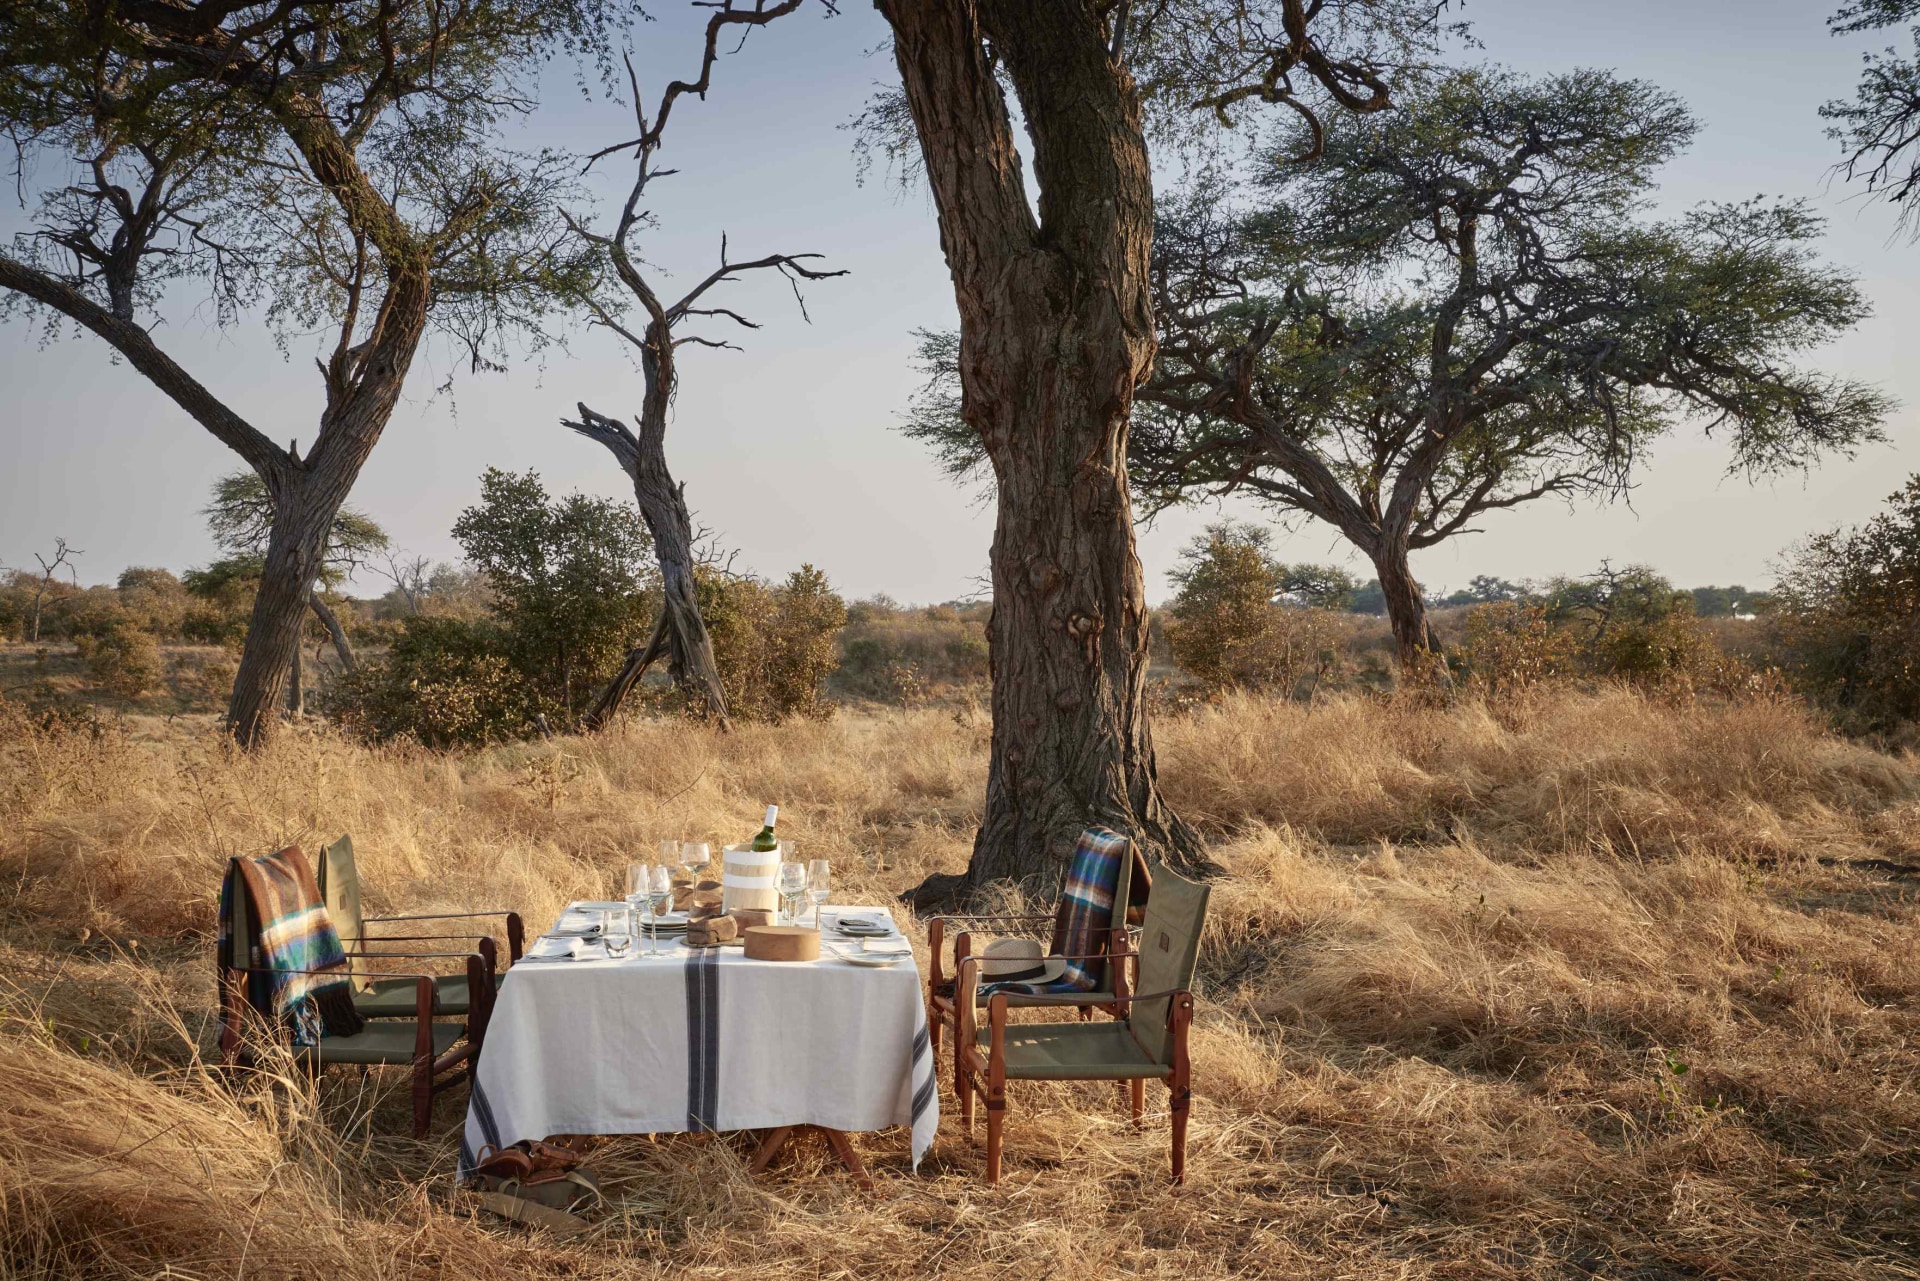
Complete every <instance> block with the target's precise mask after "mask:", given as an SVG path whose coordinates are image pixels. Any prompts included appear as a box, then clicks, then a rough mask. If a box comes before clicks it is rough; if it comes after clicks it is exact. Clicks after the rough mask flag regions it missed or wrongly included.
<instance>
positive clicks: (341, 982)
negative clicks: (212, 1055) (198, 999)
mask: <svg viewBox="0 0 1920 1281" xmlns="http://www.w3.org/2000/svg"><path fill="white" fill-rule="evenodd" d="M236 933H243V937H244V938H245V941H246V955H247V958H248V959H247V964H248V968H249V972H248V974H247V976H246V993H247V1003H248V1004H249V1005H251V1006H252V1007H253V1008H254V1009H255V1010H256V1011H258V1012H259V1013H260V1014H262V1015H264V1016H266V1017H267V1018H270V1019H274V1020H277V1021H279V1022H282V1023H285V1024H286V1025H287V1026H288V1027H290V1028H291V1029H292V1031H293V1043H294V1044H295V1045H313V1044H315V1043H316V1042H318V1041H319V1039H320V1038H321V1037H323V1036H352V1035H353V1034H354V1033H356V1032H358V1031H360V1029H361V1028H362V1026H364V1023H363V1020H362V1019H361V1017H360V1015H359V1014H358V1013H356V1012H355V1011H354V1008H353V985H352V982H351V980H350V977H349V973H348V970H347V954H346V951H345V949H344V948H342V947H341V946H340V936H339V935H338V934H337V933H335V932H334V928H333V922H332V921H330V920H329V919H328V918H327V909H326V908H325V907H323V906H322V905H321V902H320V890H319V887H318V886H317V885H315V884H314V880H313V871H312V869H311V868H309V867H308V866H307V859H306V856H305V855H304V854H302V853H301V852H300V850H299V847H298V846H288V847H287V848H286V849H284V850H280V851H279V852H277V853H274V854H269V855H267V856H266V857H265V858H232V859H228V860H227V876H226V879H225V880H224V881H223V882H221V885H220V934H219V947H220V951H219V965H220V968H221V970H222V971H223V972H224V971H225V970H226V969H228V968H229V967H230V966H231V965H232V958H233V956H234V936H235V934H236Z"/></svg>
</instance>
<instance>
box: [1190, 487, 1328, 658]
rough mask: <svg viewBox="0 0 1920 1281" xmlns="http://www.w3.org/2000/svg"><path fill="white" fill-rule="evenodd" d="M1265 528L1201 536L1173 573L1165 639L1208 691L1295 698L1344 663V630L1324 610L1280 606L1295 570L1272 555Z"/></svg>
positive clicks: (1232, 527)
mask: <svg viewBox="0 0 1920 1281" xmlns="http://www.w3.org/2000/svg"><path fill="white" fill-rule="evenodd" d="M1268 542H1269V536H1268V534H1267V531H1266V530H1264V529H1260V528H1257V527H1254V526H1248V525H1237V524H1232V523H1227V524H1220V525H1215V526H1214V527H1212V528H1211V529H1209V530H1208V531H1207V532H1206V533H1205V534H1204V535H1202V536H1201V537H1199V538H1197V539H1195V540H1194V541H1193V542H1192V543H1191V544H1190V545H1189V546H1188V547H1187V549H1186V551H1185V552H1184V553H1182V555H1181V559H1180V564H1179V566H1178V567H1177V568H1176V569H1175V570H1174V572H1173V575H1172V577H1173V581H1174V584H1175V586H1176V587H1177V588H1178V589H1179V591H1178V594H1177V595H1176V596H1175V598H1174V601H1173V605H1172V607H1171V609H1170V610H1169V613H1170V615H1171V618H1170V619H1169V620H1168V625H1167V638H1168V641H1169V643H1170V645H1171V647H1172V650H1173V657H1174V661H1175V662H1177V663H1178V664H1179V665H1180V666H1181V667H1182V668H1183V669H1184V670H1185V671H1186V672H1187V674H1188V675H1190V676H1192V677H1193V678H1194V679H1195V680H1196V681H1198V682H1199V683H1200V685H1201V687H1202V688H1203V689H1204V690H1206V691H1207V692H1208V693H1217V692H1221V691H1225V690H1230V689H1252V690H1272V691H1275V692H1278V693H1282V694H1291V693H1292V692H1293V691H1294V689H1295V687H1296V686H1297V685H1298V684H1299V683H1300V681H1301V680H1302V679H1303V678H1304V677H1306V676H1307V675H1308V674H1310V673H1313V672H1317V671H1324V670H1326V669H1327V668H1329V667H1331V666H1332V665H1333V664H1334V663H1336V662H1337V661H1338V659H1339V655H1340V649H1341V632H1340V629H1339V626H1338V623H1337V622H1336V620H1335V617H1334V615H1333V614H1331V613H1330V612H1329V611H1327V610H1325V609H1311V608H1302V607H1299V606H1292V605H1282V604H1277V603H1276V597H1277V596H1279V594H1280V592H1281V589H1282V586H1283V584H1284V582H1285V580H1286V575H1287V574H1288V572H1289V567H1287V566H1284V565H1281V564H1280V563H1279V562H1277V561H1275V560H1274V559H1273V557H1272V556H1271V555H1270V554H1269V553H1268Z"/></svg>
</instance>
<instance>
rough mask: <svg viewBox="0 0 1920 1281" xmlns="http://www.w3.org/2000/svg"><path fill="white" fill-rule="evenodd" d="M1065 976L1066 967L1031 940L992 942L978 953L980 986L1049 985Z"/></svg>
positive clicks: (1062, 962) (1061, 961)
mask: <svg viewBox="0 0 1920 1281" xmlns="http://www.w3.org/2000/svg"><path fill="white" fill-rule="evenodd" d="M1066 972H1067V963H1066V962H1065V961H1063V960H1061V959H1060V958H1059V957H1056V956H1048V955H1047V954H1046V953H1045V952H1043V951H1042V950H1041V948H1040V944H1039V943H1038V942H1037V941H1035V940H1034V939H994V940H993V941H991V942H990V943H988V944H987V945H986V947H985V948H983V949H981V951H980V981H981V982H983V983H1051V982H1053V981H1054V980H1055V979H1057V978H1059V977H1060V976H1061V975H1063V974H1065V973H1066Z"/></svg>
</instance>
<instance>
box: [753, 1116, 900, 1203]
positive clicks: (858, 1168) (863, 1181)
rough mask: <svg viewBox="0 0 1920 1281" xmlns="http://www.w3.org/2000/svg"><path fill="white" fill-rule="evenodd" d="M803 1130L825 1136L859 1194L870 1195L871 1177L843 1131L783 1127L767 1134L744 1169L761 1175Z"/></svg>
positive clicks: (799, 1126)
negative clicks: (797, 1132)
mask: <svg viewBox="0 0 1920 1281" xmlns="http://www.w3.org/2000/svg"><path fill="white" fill-rule="evenodd" d="M802 1130H811V1131H813V1132H815V1133H818V1134H822V1135H825V1136H826V1140H827V1146H828V1147H830V1148H832V1149H833V1154H834V1155H835V1156H836V1157H838V1158H840V1164H842V1165H844V1166H846V1167H847V1172H848V1173H849V1174H851V1175H853V1181H854V1182H855V1183H856V1184H858V1185H859V1187H860V1190H861V1191H862V1192H871V1191H873V1177H872V1176H871V1175H869V1174H868V1173H867V1167H866V1163H865V1162H863V1161H861V1159H860V1154H859V1153H858V1152H856V1151H854V1147H853V1141H852V1140H851V1139H849V1138H848V1137H847V1134H846V1131H845V1130H830V1129H828V1128H827V1127H826V1126H824V1125H782V1126H778V1127H776V1128H774V1129H771V1130H768V1131H767V1133H766V1137H764V1138H762V1139H761V1140H760V1147H759V1149H758V1150H756V1151H755V1152H754V1154H753V1161H752V1163H751V1164H749V1165H748V1166H747V1170H748V1172H749V1173H752V1174H762V1173H764V1172H765V1171H766V1168H767V1167H768V1166H769V1165H771V1164H772V1163H773V1158H775V1157H776V1156H779V1155H780V1150H781V1149H782V1148H784V1147H786V1146H787V1141H788V1140H789V1139H791V1138H792V1137H793V1136H794V1134H795V1132H796V1131H802Z"/></svg>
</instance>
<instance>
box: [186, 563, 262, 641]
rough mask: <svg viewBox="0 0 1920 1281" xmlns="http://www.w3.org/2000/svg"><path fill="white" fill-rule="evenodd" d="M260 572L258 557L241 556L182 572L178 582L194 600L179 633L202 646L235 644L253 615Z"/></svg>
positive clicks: (241, 637)
mask: <svg viewBox="0 0 1920 1281" xmlns="http://www.w3.org/2000/svg"><path fill="white" fill-rule="evenodd" d="M260 573H261V558H260V557H259V556H252V555H240V556H228V557H224V558H223V559H220V560H216V561H214V562H213V563H212V564H211V565H207V566H205V567H204V568H201V569H190V570H188V571H187V572H186V573H185V574H183V575H181V576H180V582H181V585H182V586H184V587H185V588H186V591H187V594H188V596H190V597H191V598H192V602H193V603H192V604H190V605H189V606H188V608H187V611H186V615H185V616H184V617H183V618H182V620H181V623H180V631H181V635H182V636H184V637H185V638H186V639H187V640H189V641H193V642H196V643H198V644H201V645H238V644H239V643H240V642H241V641H242V640H243V639H245V637H246V634H247V623H248V620H249V619H250V618H251V617H252V615H253V598H254V596H255V594H256V593H258V592H259V590H260Z"/></svg>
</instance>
